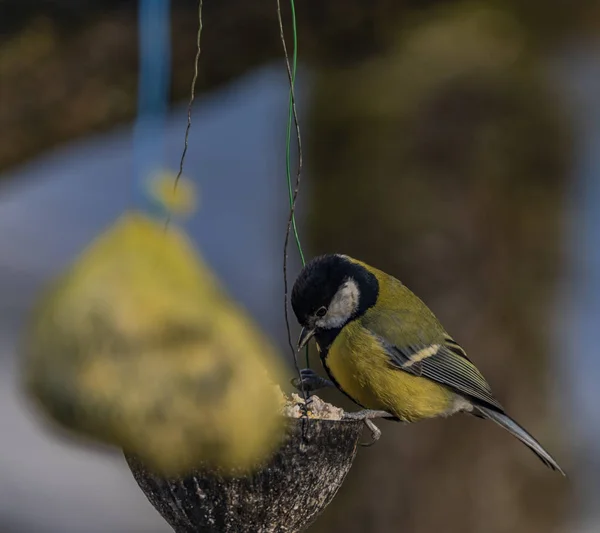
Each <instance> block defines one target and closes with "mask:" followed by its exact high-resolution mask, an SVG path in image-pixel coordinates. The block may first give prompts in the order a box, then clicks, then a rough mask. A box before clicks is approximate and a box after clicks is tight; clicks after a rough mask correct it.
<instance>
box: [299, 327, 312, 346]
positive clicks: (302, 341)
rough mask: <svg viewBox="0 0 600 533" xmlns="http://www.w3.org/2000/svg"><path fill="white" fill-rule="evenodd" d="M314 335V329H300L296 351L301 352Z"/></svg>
mask: <svg viewBox="0 0 600 533" xmlns="http://www.w3.org/2000/svg"><path fill="white" fill-rule="evenodd" d="M314 335H315V330H314V329H308V328H302V331H301V332H300V337H298V351H300V350H302V348H304V347H305V346H306V343H307V342H308V341H309V340H310V339H312V338H313V337H314Z"/></svg>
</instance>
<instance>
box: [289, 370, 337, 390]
mask: <svg viewBox="0 0 600 533" xmlns="http://www.w3.org/2000/svg"><path fill="white" fill-rule="evenodd" d="M290 383H291V384H292V385H293V386H294V387H295V388H296V389H297V390H299V391H302V390H304V391H305V392H308V393H312V392H315V391H318V390H321V389H326V388H328V387H334V386H335V385H334V384H333V382H331V381H329V380H328V379H325V378H322V377H321V376H319V374H317V373H316V372H315V371H314V370H312V369H311V368H303V369H302V370H300V378H293V379H292V380H290Z"/></svg>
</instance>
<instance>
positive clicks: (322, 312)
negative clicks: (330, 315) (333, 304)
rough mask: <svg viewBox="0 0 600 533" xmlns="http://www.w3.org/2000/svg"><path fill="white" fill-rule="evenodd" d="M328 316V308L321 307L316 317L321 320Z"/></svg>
mask: <svg viewBox="0 0 600 533" xmlns="http://www.w3.org/2000/svg"><path fill="white" fill-rule="evenodd" d="M326 314H327V307H325V306H323V307H319V309H317V313H316V315H317V316H318V317H319V318H322V317H324V316H325V315H326Z"/></svg>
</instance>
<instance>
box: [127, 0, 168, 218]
mask: <svg viewBox="0 0 600 533" xmlns="http://www.w3.org/2000/svg"><path fill="white" fill-rule="evenodd" d="M170 9H171V6H170V0H140V1H139V8H138V27H139V28H138V31H139V58H140V59H139V65H140V66H139V78H138V79H139V81H138V108H137V120H136V124H135V129H134V140H133V142H134V147H133V152H134V173H135V176H134V177H135V185H136V191H137V195H136V197H137V198H138V199H139V201H140V203H141V204H142V205H141V206H140V207H144V208H146V209H150V210H154V209H155V207H156V206H154V205H149V200H150V198H149V197H148V194H147V188H146V184H147V180H148V179H149V178H151V177H152V175H153V174H154V173H157V172H160V171H161V170H163V168H164V165H165V127H166V122H167V112H168V109H169V89H170V82H171V30H170Z"/></svg>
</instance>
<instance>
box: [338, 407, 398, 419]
mask: <svg viewBox="0 0 600 533" xmlns="http://www.w3.org/2000/svg"><path fill="white" fill-rule="evenodd" d="M344 418H345V419H346V420H372V419H373V418H394V415H392V414H390V413H388V412H387V411H378V410H376V409H363V410H362V411H355V412H353V413H344Z"/></svg>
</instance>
